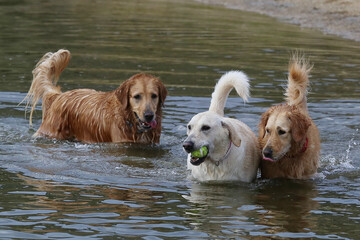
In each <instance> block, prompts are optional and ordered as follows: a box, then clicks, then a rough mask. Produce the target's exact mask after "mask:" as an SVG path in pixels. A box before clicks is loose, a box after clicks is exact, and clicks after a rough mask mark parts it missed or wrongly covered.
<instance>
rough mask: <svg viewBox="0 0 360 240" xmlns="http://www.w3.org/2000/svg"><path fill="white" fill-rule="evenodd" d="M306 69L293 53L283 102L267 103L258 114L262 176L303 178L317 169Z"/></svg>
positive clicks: (315, 131) (317, 142)
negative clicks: (259, 116) (260, 113)
mask: <svg viewBox="0 0 360 240" xmlns="http://www.w3.org/2000/svg"><path fill="white" fill-rule="evenodd" d="M310 70H311V67H310V66H309V63H308V62H307V61H306V60H305V59H304V57H299V56H298V55H294V56H293V57H292V59H291V61H290V64H289V77H288V85H287V88H286V93H285V96H286V103H284V104H279V105H276V106H272V107H270V108H269V109H268V110H267V111H266V112H265V113H264V114H262V116H261V121H260V124H259V143H260V146H261V149H262V155H263V160H262V161H261V176H262V178H290V179H307V178H310V177H311V176H313V175H314V174H315V173H316V171H317V168H318V161H319V154H320V137H319V131H318V129H317V127H316V126H315V124H314V122H313V121H312V119H311V118H310V116H309V113H308V109H307V99H306V97H307V87H308V84H309V79H308V75H309V72H310Z"/></svg>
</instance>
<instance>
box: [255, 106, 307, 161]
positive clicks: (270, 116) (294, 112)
mask: <svg viewBox="0 0 360 240" xmlns="http://www.w3.org/2000/svg"><path fill="white" fill-rule="evenodd" d="M310 125H311V121H310V119H309V118H308V117H307V116H305V115H304V114H303V113H301V112H300V111H299V110H298V109H297V108H296V107H295V106H289V105H287V104H280V105H277V106H273V107H271V108H270V109H269V110H268V111H266V112H265V113H264V114H263V115H262V116H261V121H260V124H259V140H260V141H259V142H260V145H261V148H262V154H263V159H264V160H268V161H277V160H279V159H281V158H282V157H284V156H285V155H286V154H288V153H291V152H293V151H295V150H296V149H298V148H299V147H300V146H301V144H302V143H303V142H304V140H305V137H306V132H307V130H308V128H309V126H310Z"/></svg>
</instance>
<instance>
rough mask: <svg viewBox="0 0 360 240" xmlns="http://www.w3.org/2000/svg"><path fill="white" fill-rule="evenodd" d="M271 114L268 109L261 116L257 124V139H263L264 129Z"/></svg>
mask: <svg viewBox="0 0 360 240" xmlns="http://www.w3.org/2000/svg"><path fill="white" fill-rule="evenodd" d="M272 112H273V111H271V109H269V110H267V111H266V112H264V113H263V114H262V115H261V119H260V123H259V138H261V139H262V138H264V137H265V127H266V124H267V122H268V120H269V117H270V114H271V113H272Z"/></svg>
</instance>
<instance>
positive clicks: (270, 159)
mask: <svg viewBox="0 0 360 240" xmlns="http://www.w3.org/2000/svg"><path fill="white" fill-rule="evenodd" d="M263 160H265V161H270V162H276V160H274V159H272V158H268V157H264V156H263Z"/></svg>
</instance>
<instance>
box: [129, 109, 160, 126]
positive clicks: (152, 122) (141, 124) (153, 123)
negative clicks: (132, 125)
mask: <svg viewBox="0 0 360 240" xmlns="http://www.w3.org/2000/svg"><path fill="white" fill-rule="evenodd" d="M134 113H135V112H134ZM135 116H136V119H137V121H138V127H139V128H141V129H143V130H149V129H154V128H156V126H157V122H156V120H155V119H153V120H152V121H150V122H146V121H143V120H141V119H140V118H139V116H138V115H137V113H135Z"/></svg>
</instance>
